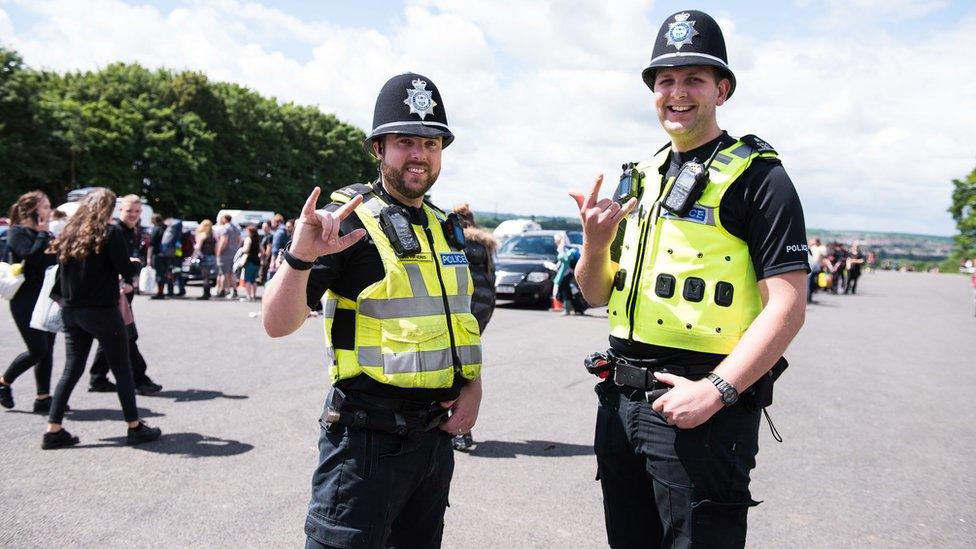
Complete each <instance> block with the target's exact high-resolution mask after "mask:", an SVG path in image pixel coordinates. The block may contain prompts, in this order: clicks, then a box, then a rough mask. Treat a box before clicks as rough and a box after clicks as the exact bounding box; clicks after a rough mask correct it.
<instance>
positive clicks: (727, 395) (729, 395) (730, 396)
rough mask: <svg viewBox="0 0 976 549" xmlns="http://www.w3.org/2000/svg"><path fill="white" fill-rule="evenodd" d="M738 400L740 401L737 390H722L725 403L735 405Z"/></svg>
mask: <svg viewBox="0 0 976 549" xmlns="http://www.w3.org/2000/svg"><path fill="white" fill-rule="evenodd" d="M736 400H738V395H737V394H736V392H735V389H733V388H732V387H726V388H725V389H724V390H722V401H723V402H725V403H726V404H733V403H734V402H735V401H736Z"/></svg>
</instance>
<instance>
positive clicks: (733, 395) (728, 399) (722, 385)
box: [708, 373, 739, 406]
mask: <svg viewBox="0 0 976 549" xmlns="http://www.w3.org/2000/svg"><path fill="white" fill-rule="evenodd" d="M708 381H711V382H712V385H715V387H716V388H717V389H718V392H719V393H720V394H721V395H722V404H725V405H726V406H732V405H733V404H735V403H736V402H738V401H739V391H738V390H736V388H735V387H733V386H732V384H731V383H729V382H728V381H725V380H724V379H722V378H721V377H719V376H718V375H717V374H714V373H711V374H708Z"/></svg>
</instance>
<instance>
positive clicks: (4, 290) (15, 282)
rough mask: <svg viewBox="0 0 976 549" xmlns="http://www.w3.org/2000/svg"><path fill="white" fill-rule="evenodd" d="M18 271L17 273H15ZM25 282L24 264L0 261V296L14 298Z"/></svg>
mask: <svg viewBox="0 0 976 549" xmlns="http://www.w3.org/2000/svg"><path fill="white" fill-rule="evenodd" d="M14 273H17V274H14ZM23 284H24V264H23V263H16V264H14V265H11V264H10V263H7V262H4V261H0V297H2V298H4V299H13V298H14V296H15V295H17V290H19V289H20V287H21V286H22V285H23Z"/></svg>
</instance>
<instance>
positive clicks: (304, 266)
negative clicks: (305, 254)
mask: <svg viewBox="0 0 976 549" xmlns="http://www.w3.org/2000/svg"><path fill="white" fill-rule="evenodd" d="M284 257H285V263H287V264H288V266H289V267H291V268H292V269H295V270H296V271H308V270H310V269H311V268H312V266H313V265H315V262H314V261H303V260H301V259H298V258H297V257H295V256H293V255H291V252H290V251H289V250H288V248H285V253H284Z"/></svg>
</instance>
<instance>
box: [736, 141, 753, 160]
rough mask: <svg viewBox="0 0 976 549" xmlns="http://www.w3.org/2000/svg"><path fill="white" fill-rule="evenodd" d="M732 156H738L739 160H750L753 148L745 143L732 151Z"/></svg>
mask: <svg viewBox="0 0 976 549" xmlns="http://www.w3.org/2000/svg"><path fill="white" fill-rule="evenodd" d="M732 154H734V155H736V156H738V157H739V158H749V155H750V154H752V147H750V146H749V145H746V144H745V143H743V144H741V145H739V146H738V147H736V148H734V149H732Z"/></svg>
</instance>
